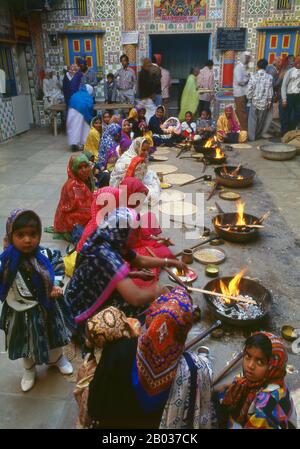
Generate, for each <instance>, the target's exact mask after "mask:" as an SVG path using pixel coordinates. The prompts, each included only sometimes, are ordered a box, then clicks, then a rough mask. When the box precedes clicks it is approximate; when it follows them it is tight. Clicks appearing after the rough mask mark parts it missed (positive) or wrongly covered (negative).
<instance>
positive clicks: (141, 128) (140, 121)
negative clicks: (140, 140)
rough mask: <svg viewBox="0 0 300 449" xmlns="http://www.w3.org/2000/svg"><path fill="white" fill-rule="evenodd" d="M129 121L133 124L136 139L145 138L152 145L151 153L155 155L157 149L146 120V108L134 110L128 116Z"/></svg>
mask: <svg viewBox="0 0 300 449" xmlns="http://www.w3.org/2000/svg"><path fill="white" fill-rule="evenodd" d="M128 121H129V122H130V123H131V126H132V132H133V135H134V138H135V139H136V138H137V137H145V139H147V140H148V141H149V143H150V153H153V152H154V151H155V150H156V148H155V145H154V141H153V138H152V137H153V133H152V131H150V130H149V126H148V124H147V120H146V108H144V107H136V108H132V109H131V111H130V112H129V115H128Z"/></svg>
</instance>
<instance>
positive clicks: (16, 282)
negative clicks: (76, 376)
mask: <svg viewBox="0 0 300 449" xmlns="http://www.w3.org/2000/svg"><path fill="white" fill-rule="evenodd" d="M6 232H7V235H6V237H5V239H4V246H5V251H4V252H3V253H2V254H1V256H0V300H1V301H2V302H3V303H4V304H3V308H2V313H1V318H0V329H2V330H3V331H4V332H5V335H6V348H7V350H8V356H9V358H10V359H11V360H16V359H20V358H23V365H24V374H23V377H22V381H21V388H22V390H23V391H24V392H25V391H28V390H30V389H31V388H32V387H33V386H34V383H35V376H36V371H35V365H36V364H37V365H41V364H43V363H47V364H49V365H50V364H51V365H56V366H57V367H58V369H59V370H60V372H61V373H62V374H72V373H73V367H72V365H71V363H69V362H68V360H67V359H66V358H65V356H64V355H63V352H62V347H63V346H65V345H67V344H68V343H69V342H70V336H71V332H72V330H74V327H73V326H75V324H74V323H73V321H72V318H71V316H72V315H71V312H70V310H69V308H68V306H67V304H66V303H65V300H64V297H63V292H62V289H61V288H60V287H57V286H55V285H54V270H53V267H52V265H51V263H50V261H49V259H48V257H46V256H45V255H44V254H43V253H42V251H41V248H40V246H39V245H40V240H41V233H42V224H41V221H40V218H39V217H38V215H37V214H36V213H35V212H33V211H31V210H25V209H16V210H14V211H13V212H12V213H11V214H10V216H9V218H8V220H7V223H6Z"/></svg>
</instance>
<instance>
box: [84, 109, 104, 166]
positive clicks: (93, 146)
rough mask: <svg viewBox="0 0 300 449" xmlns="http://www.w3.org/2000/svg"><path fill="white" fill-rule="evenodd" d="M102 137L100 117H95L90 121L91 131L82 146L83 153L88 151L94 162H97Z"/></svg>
mask: <svg viewBox="0 0 300 449" xmlns="http://www.w3.org/2000/svg"><path fill="white" fill-rule="evenodd" d="M101 135H102V122H101V117H99V116H96V117H94V118H93V120H92V121H91V129H90V132H89V135H88V136H87V139H86V141H85V144H84V147H83V149H84V151H89V152H90V153H92V154H93V156H94V162H98V148H99V144H100V139H101Z"/></svg>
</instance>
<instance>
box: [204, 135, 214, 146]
mask: <svg viewBox="0 0 300 449" xmlns="http://www.w3.org/2000/svg"><path fill="white" fill-rule="evenodd" d="M213 143H214V138H213V137H211V138H210V139H208V141H207V142H206V144H205V145H204V148H211V147H212V146H213Z"/></svg>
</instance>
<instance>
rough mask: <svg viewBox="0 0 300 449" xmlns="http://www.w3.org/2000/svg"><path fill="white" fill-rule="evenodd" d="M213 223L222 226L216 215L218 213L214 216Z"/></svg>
mask: <svg viewBox="0 0 300 449" xmlns="http://www.w3.org/2000/svg"><path fill="white" fill-rule="evenodd" d="M215 225H216V226H222V223H221V222H220V220H219V216H218V215H217V216H216V218H215Z"/></svg>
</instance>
